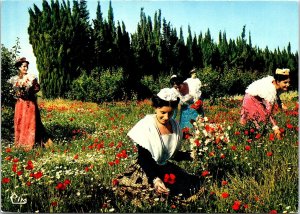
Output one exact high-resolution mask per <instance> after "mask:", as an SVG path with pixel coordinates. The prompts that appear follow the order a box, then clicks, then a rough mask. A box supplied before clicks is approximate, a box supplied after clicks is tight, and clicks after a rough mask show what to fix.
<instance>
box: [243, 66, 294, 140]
mask: <svg viewBox="0 0 300 214" xmlns="http://www.w3.org/2000/svg"><path fill="white" fill-rule="evenodd" d="M289 72H290V70H289V69H276V72H275V75H274V77H272V76H267V77H264V78H262V79H259V80H256V81H254V82H253V83H251V84H250V85H249V86H248V87H247V89H246V94H245V96H244V100H243V104H242V111H241V120H240V123H241V124H242V125H245V124H246V123H248V122H250V121H251V122H253V123H254V124H255V126H256V128H260V125H261V123H262V124H266V123H268V122H270V123H271V124H272V129H273V131H274V132H275V134H276V136H277V137H280V130H279V127H278V126H277V122H276V121H275V120H274V118H273V117H272V114H273V112H272V110H273V107H274V104H275V101H276V100H277V101H278V102H279V103H281V101H280V98H279V94H280V93H281V92H283V91H287V90H288V87H289V85H290V76H289Z"/></svg>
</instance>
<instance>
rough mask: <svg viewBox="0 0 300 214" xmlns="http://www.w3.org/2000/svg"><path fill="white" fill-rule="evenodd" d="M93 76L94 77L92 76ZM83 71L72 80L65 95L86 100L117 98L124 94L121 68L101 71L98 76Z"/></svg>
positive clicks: (101, 100) (96, 100)
mask: <svg viewBox="0 0 300 214" xmlns="http://www.w3.org/2000/svg"><path fill="white" fill-rule="evenodd" d="M93 76H94V77H93ZM95 76H96V75H95V74H94V75H93V73H92V75H90V76H88V75H87V74H86V73H85V72H83V74H82V75H81V76H80V77H79V78H77V79H76V80H74V81H73V83H72V86H71V90H70V91H69V92H68V95H67V97H68V98H70V99H75V100H82V101H88V102H97V103H99V102H105V101H113V100H118V99H120V98H121V97H122V96H124V77H123V71H122V70H121V69H119V70H117V71H114V72H111V71H109V70H106V71H102V72H101V73H100V75H99V76H98V77H95Z"/></svg>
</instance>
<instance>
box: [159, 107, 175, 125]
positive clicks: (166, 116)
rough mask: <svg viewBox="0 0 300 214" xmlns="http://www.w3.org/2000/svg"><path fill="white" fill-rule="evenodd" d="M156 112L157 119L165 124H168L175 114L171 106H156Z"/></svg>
mask: <svg viewBox="0 0 300 214" xmlns="http://www.w3.org/2000/svg"><path fill="white" fill-rule="evenodd" d="M155 112H156V119H157V121H158V122H159V123H160V124H163V125H166V124H167V123H168V122H169V120H170V118H171V117H172V116H173V108H172V107H170V106H163V107H159V108H156V109H155Z"/></svg>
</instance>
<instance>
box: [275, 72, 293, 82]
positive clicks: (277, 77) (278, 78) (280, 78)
mask: <svg viewBox="0 0 300 214" xmlns="http://www.w3.org/2000/svg"><path fill="white" fill-rule="evenodd" d="M288 78H290V75H283V74H274V79H275V80H276V81H279V82H281V81H284V80H287V79H288Z"/></svg>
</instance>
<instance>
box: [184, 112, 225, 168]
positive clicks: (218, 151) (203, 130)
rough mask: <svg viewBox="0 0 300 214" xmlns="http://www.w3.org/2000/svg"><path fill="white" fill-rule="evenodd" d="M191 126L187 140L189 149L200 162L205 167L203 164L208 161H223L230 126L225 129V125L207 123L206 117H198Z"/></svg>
mask: <svg viewBox="0 0 300 214" xmlns="http://www.w3.org/2000/svg"><path fill="white" fill-rule="evenodd" d="M193 126H194V127H193V130H192V133H191V136H190V138H189V141H190V147H191V150H192V152H193V153H194V154H195V156H196V157H198V158H200V159H201V160H200V162H202V163H203V164H204V165H205V162H206V163H207V162H209V160H210V159H214V160H215V159H218V160H222V159H224V158H225V156H226V153H227V152H226V149H227V148H228V143H229V142H230V139H229V134H228V132H227V130H230V126H228V127H227V128H226V127H225V124H217V123H209V122H208V119H207V117H204V118H203V117H200V116H198V117H197V119H196V121H195V122H194V123H193ZM204 160H206V161H204ZM204 165H203V166H202V167H203V168H204Z"/></svg>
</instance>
